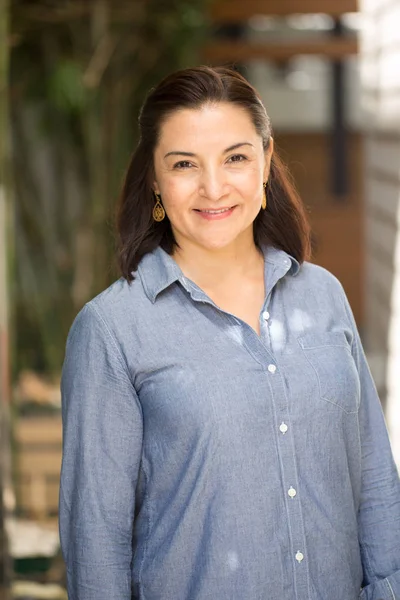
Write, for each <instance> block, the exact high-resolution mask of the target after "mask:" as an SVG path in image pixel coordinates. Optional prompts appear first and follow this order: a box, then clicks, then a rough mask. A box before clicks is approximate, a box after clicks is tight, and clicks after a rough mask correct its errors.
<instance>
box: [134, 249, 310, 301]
mask: <svg viewBox="0 0 400 600" xmlns="http://www.w3.org/2000/svg"><path fill="white" fill-rule="evenodd" d="M263 254H264V260H265V262H266V263H272V264H273V265H274V266H275V267H278V268H280V269H282V271H283V272H284V273H283V274H288V275H292V276H295V275H297V273H298V272H299V270H300V264H299V262H298V261H297V260H296V259H295V258H293V256H291V255H290V254H287V253H286V252H284V251H283V250H279V249H278V248H274V247H272V246H266V247H264V248H263ZM138 273H139V276H140V279H141V281H142V284H143V288H144V291H145V292H146V295H147V297H148V298H149V300H151V302H152V303H153V304H154V302H155V301H156V299H157V296H158V294H160V293H161V292H162V291H163V290H165V289H167V288H168V287H169V286H170V285H172V284H173V283H174V282H175V281H179V282H180V283H181V284H182V286H183V287H184V288H185V289H186V290H188V291H189V288H190V284H189V282H188V281H187V279H186V278H185V276H184V274H183V273H182V270H181V269H180V267H179V266H178V264H177V263H176V262H175V260H174V259H173V258H172V257H171V256H170V255H169V254H167V252H165V250H163V249H162V248H161V247H160V246H158V247H157V248H155V249H154V250H153V251H152V252H149V253H148V254H145V255H144V257H143V258H142V260H141V261H140V263H139V266H138Z"/></svg>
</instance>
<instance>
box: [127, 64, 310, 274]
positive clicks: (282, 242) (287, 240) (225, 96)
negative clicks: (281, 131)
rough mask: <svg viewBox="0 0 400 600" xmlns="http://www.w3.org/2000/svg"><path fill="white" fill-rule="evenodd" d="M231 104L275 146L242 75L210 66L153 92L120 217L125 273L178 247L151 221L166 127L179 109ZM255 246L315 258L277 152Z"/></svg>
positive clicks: (165, 224) (163, 225)
mask: <svg viewBox="0 0 400 600" xmlns="http://www.w3.org/2000/svg"><path fill="white" fill-rule="evenodd" d="M218 102H224V103H230V104H233V105H236V106H238V107H241V108H244V109H245V110H246V111H247V113H248V115H249V116H250V118H251V120H252V122H253V124H254V127H255V129H256V131H257V133H258V134H259V135H260V137H261V139H262V141H263V147H264V150H266V149H267V148H268V145H269V143H270V139H271V135H272V128H271V123H270V119H269V117H268V114H267V112H266V109H265V107H264V105H263V103H262V101H261V98H260V96H259V94H258V92H257V91H256V90H255V89H254V88H253V86H251V85H250V83H249V82H248V81H247V80H246V79H245V78H244V77H243V76H242V75H240V74H239V73H238V72H236V71H234V70H231V69H228V68H226V67H217V68H211V67H206V66H201V67H194V68H190V69H183V70H181V71H177V72H176V73H172V74H171V75H169V76H168V77H166V78H165V79H163V80H162V81H161V82H160V83H159V84H158V85H157V86H156V87H155V88H153V89H152V90H150V93H149V94H148V96H147V98H146V99H145V101H144V103H143V106H142V108H141V110H140V114H139V141H138V144H137V147H136V149H135V151H134V153H133V155H132V158H131V160H130V163H129V165H128V169H127V173H126V177H125V182H124V185H123V188H122V193H121V197H120V203H119V207H118V214H117V233H118V264H119V268H120V271H121V274H122V276H123V277H125V279H127V280H128V281H129V282H130V281H132V280H133V278H134V276H133V273H132V272H133V271H136V269H137V266H138V264H139V262H140V260H141V258H142V257H143V256H144V255H145V254H146V253H148V252H151V251H152V250H154V249H155V248H156V247H157V246H161V247H162V248H163V249H164V250H165V251H166V252H168V253H169V254H171V253H172V252H173V249H174V247H175V245H176V242H175V239H174V235H173V232H172V229H171V223H170V221H169V219H168V217H167V215H166V216H165V218H164V220H163V221H161V222H155V221H154V220H153V217H152V211H153V207H154V196H153V190H152V182H153V181H154V158H153V157H154V151H155V148H156V146H157V143H158V140H159V135H160V129H161V126H162V124H163V122H164V121H165V120H166V119H167V118H168V116H170V115H171V114H172V113H174V112H175V111H177V110H180V109H184V108H185V109H188V108H189V109H200V108H201V107H202V106H204V105H205V104H209V103H213V104H214V103H218ZM253 232H254V241H255V243H256V244H257V245H258V246H259V247H261V246H263V245H268V244H269V245H272V246H275V247H276V248H280V249H282V250H285V251H286V252H288V253H289V254H290V255H292V256H293V257H294V258H296V259H297V260H298V261H299V262H303V261H304V260H306V259H307V258H309V255H310V228H309V224H308V220H307V217H306V214H305V210H304V207H303V204H302V201H301V199H300V197H299V195H298V193H297V192H296V190H295V187H294V185H293V182H292V179H291V177H290V175H289V173H288V171H287V169H286V167H285V166H284V164H283V163H282V161H281V160H280V159H279V157H278V155H277V154H276V153H275V152H274V153H273V155H272V159H271V167H270V174H269V178H268V186H267V208H266V210H261V211H260V212H259V214H258V215H257V217H256V219H255V221H254V225H253Z"/></svg>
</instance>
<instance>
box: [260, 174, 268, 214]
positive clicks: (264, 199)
mask: <svg viewBox="0 0 400 600" xmlns="http://www.w3.org/2000/svg"><path fill="white" fill-rule="evenodd" d="M267 183H268V182H267V181H266V182H265V183H263V188H264V194H263V199H262V202H261V208H262V209H263V210H265V209H266V208H267Z"/></svg>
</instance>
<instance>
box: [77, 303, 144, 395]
mask: <svg viewBox="0 0 400 600" xmlns="http://www.w3.org/2000/svg"><path fill="white" fill-rule="evenodd" d="M85 306H86V307H87V308H88V309H89V310H90V311H92V312H94V313H95V314H96V315H97V317H98V318H99V320H100V321H101V323H102V324H103V325H104V328H105V330H106V332H107V335H108V337H109V338H110V340H111V342H112V344H113V346H114V349H115V351H116V353H117V355H118V360H119V362H120V363H121V365H122V367H123V370H124V371H125V372H126V374H127V376H128V378H129V380H130V382H131V384H132V386H133V381H132V378H131V376H130V373H129V369H128V365H127V364H126V360H125V358H124V356H123V354H122V352H121V350H120V348H119V346H118V343H117V340H116V339H115V336H114V335H113V333H112V331H111V329H110V327H109V325H108V323H107V322H106V320H105V319H104V317H103V315H102V314H101V313H100V311H99V310H98V308H97V307H96V306H95V304H93V303H92V302H88V303H87V304H86V305H85ZM133 387H134V386H133Z"/></svg>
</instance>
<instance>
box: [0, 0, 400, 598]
mask: <svg viewBox="0 0 400 600" xmlns="http://www.w3.org/2000/svg"><path fill="white" fill-rule="evenodd" d="M322 9H323V11H324V12H323V13H322V12H321V10H322ZM399 23H400V0H362V1H360V2H357V1H356V0H324V1H323V2H321V1H319V0H246V1H243V0H129V1H128V0H125V1H124V0H58V1H50V0H48V1H44V0H0V394H1V396H0V425H1V430H0V433H1V437H0V444H1V449H0V450H1V452H0V486H1V489H0V600H9V599H11V598H18V599H19V600H22V599H24V600H28V599H29V600H30V599H34V598H35V599H42V598H43V599H45V598H47V599H50V600H56V599H63V598H66V592H65V588H64V583H65V573H64V567H63V562H62V559H61V556H60V549H59V540H58V529H57V527H58V524H57V504H58V485H59V471H60V463H61V443H62V439H61V418H60V392H59V381H60V371H61V366H62V361H63V356H64V347H65V339H66V336H67V333H68V329H69V327H70V325H71V323H72V320H73V318H74V317H75V315H76V314H77V312H78V311H79V310H80V308H81V307H82V306H83V304H84V303H85V302H86V301H87V300H89V299H90V298H92V297H93V296H94V295H95V294H96V293H98V292H99V291H101V290H102V289H104V288H105V287H107V286H108V285H109V284H110V283H111V282H112V281H113V280H115V279H116V277H117V271H116V269H115V265H114V260H113V252H114V239H113V215H114V210H115V204H116V200H117V197H118V193H119V189H120V186H121V183H122V179H123V175H124V171H125V167H126V165H127V161H128V159H129V155H130V153H131V151H132V149H133V147H134V145H135V140H136V137H137V126H136V124H137V113H138V108H139V106H140V104H141V102H142V100H143V97H144V94H145V93H146V91H147V90H148V89H149V88H150V87H151V86H152V85H153V84H154V83H156V82H157V81H159V79H160V78H161V77H162V76H164V75H166V74H167V73H169V72H171V71H173V70H175V69H178V68H180V67H185V66H190V65H195V64H200V63H202V64H210V65H217V64H229V65H235V67H236V68H237V69H238V70H240V71H241V72H242V73H243V74H244V75H245V76H246V77H247V78H248V79H249V80H250V81H251V82H252V83H253V84H254V85H255V86H256V87H257V88H258V89H259V91H260V93H261V95H262V97H263V100H264V102H265V104H266V107H267V110H268V112H269V114H270V116H271V120H272V124H273V128H274V137H275V140H276V145H277V148H278V150H279V151H280V153H281V155H282V157H283V159H284V160H285V161H286V162H287V163H288V165H289V167H290V169H291V171H292V173H293V175H294V178H295V180H296V184H297V187H298V189H299V191H300V193H301V195H302V198H303V200H304V203H305V205H306V207H307V210H308V213H309V217H310V220H311V223H312V228H313V261H314V262H316V263H318V264H320V265H322V266H324V267H326V268H328V269H329V270H330V271H332V272H333V273H334V274H335V275H336V276H337V277H338V278H339V279H340V280H341V282H342V283H343V285H344V288H345V290H346V292H347V295H348V297H349V300H350V303H351V305H352V308H353V311H354V314H355V317H356V320H357V324H358V327H359V329H360V332H361V335H362V339H363V342H364V347H365V350H366V353H367V357H368V361H369V363H370V367H371V370H372V373H373V376H374V379H375V382H376V385H377V388H378V392H379V395H380V398H381V401H382V403H383V406H384V410H385V414H386V419H387V423H388V427H389V432H390V436H391V440H392V445H393V450H394V453H395V458H396V461H397V463H398V464H400V378H399V377H398V372H399V371H400V28H399V27H398V24H399Z"/></svg>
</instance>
